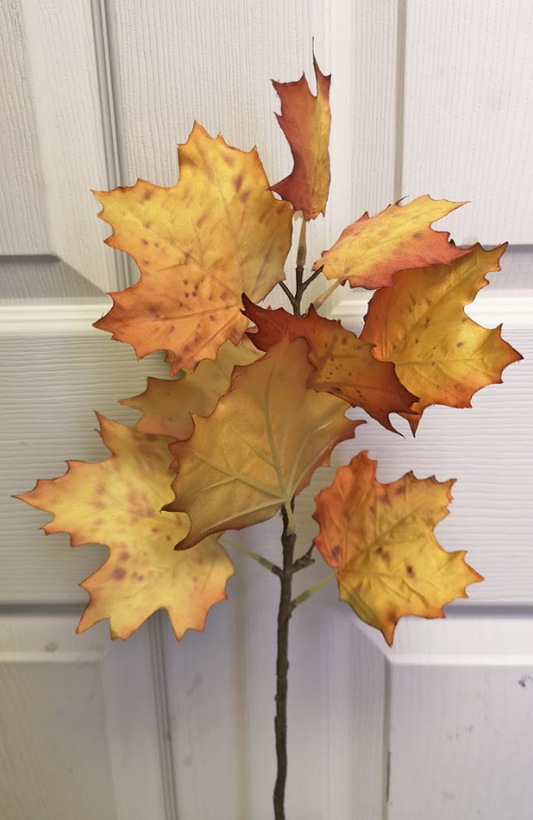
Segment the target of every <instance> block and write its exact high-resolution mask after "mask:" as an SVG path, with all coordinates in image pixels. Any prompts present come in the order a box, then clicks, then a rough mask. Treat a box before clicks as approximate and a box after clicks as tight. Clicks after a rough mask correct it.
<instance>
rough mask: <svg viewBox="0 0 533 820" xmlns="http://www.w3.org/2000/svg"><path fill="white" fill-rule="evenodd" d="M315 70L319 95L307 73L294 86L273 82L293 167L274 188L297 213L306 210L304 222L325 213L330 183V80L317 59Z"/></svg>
mask: <svg viewBox="0 0 533 820" xmlns="http://www.w3.org/2000/svg"><path fill="white" fill-rule="evenodd" d="M313 67H314V70H315V76H316V85H317V93H316V96H315V95H314V94H313V93H312V92H311V90H310V88H309V83H308V82H307V80H306V78H305V75H304V74H302V76H301V77H300V79H299V80H298V81H297V82H293V83H280V82H276V81H273V85H274V88H275V89H276V91H277V93H278V95H279V98H280V100H281V114H276V117H277V120H278V122H279V124H280V126H281V129H282V130H283V133H284V134H285V136H286V137H287V140H288V142H289V145H290V148H291V153H292V156H293V160H294V168H293V170H292V172H291V173H290V174H289V176H288V177H285V179H282V180H281V182H278V183H277V184H276V185H273V186H272V190H273V191H276V193H278V194H279V195H280V196H281V198H282V199H285V200H287V201H288V202H292V204H293V205H294V207H295V208H296V210H298V211H303V215H304V218H305V219H316V217H317V216H318V215H319V214H323V213H325V210H326V202H327V200H328V193H329V182H330V170H329V153H328V152H329V132H330V127H331V112H330V107H329V87H330V83H331V77H329V76H328V77H326V76H325V75H324V74H322V72H321V71H320V68H319V67H318V64H317V62H316V60H313Z"/></svg>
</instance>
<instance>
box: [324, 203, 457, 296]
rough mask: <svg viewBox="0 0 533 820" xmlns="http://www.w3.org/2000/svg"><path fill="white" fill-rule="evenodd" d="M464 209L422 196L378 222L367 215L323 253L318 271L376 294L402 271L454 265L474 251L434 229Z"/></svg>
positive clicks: (390, 210)
mask: <svg viewBox="0 0 533 820" xmlns="http://www.w3.org/2000/svg"><path fill="white" fill-rule="evenodd" d="M464 204H465V203H464V202H448V201H447V200H446V199H440V200H435V199H431V197H430V196H419V197H418V198H417V199H414V200H413V201H412V202H408V203H407V205H401V206H400V205H397V204H396V205H389V206H388V208H385V210H384V211H381V212H380V213H378V214H376V215H375V216H373V217H369V216H368V213H365V214H363V216H362V217H361V218H360V219H358V220H357V222H354V223H353V224H352V225H349V226H348V227H347V228H346V229H345V230H344V231H343V232H342V234H341V235H340V237H339V238H338V239H337V241H336V242H335V244H334V245H333V246H332V247H331V248H330V249H329V250H328V251H324V252H323V253H322V256H321V258H320V259H319V260H317V261H316V262H315V264H314V265H313V270H318V269H319V268H323V271H322V272H323V274H324V276H326V277H327V278H328V279H338V280H339V281H340V282H341V284H342V283H344V282H349V283H350V285H351V286H352V288H368V289H369V290H374V288H381V287H388V286H390V285H391V284H392V277H393V275H394V274H395V273H396V272H397V271H401V270H407V269H408V268H422V267H426V266H427V265H437V264H444V265H446V264H448V263H450V262H453V261H454V259H458V258H459V257H461V256H465V255H466V254H467V253H469V250H468V249H463V248H457V247H456V246H455V245H452V244H451V243H450V242H448V237H449V233H448V232H447V231H434V230H433V229H432V228H431V227H430V226H431V223H432V222H435V221H436V220H437V219H441V218H442V217H443V216H446V215H447V214H449V213H451V212H452V211H454V210H455V209H456V208H459V207H460V206H461V205H464Z"/></svg>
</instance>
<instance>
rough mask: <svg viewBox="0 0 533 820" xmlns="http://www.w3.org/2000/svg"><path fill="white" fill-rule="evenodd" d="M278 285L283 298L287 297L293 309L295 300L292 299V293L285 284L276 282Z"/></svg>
mask: <svg viewBox="0 0 533 820" xmlns="http://www.w3.org/2000/svg"><path fill="white" fill-rule="evenodd" d="M278 285H279V286H280V288H281V289H282V291H283V293H284V294H285V296H286V297H287V299H288V300H289V302H290V303H291V305H292V307H293V309H294V307H295V306H296V299H295V298H294V295H293V293H292V292H291V291H290V290H289V288H288V287H287V285H286V284H285V282H278Z"/></svg>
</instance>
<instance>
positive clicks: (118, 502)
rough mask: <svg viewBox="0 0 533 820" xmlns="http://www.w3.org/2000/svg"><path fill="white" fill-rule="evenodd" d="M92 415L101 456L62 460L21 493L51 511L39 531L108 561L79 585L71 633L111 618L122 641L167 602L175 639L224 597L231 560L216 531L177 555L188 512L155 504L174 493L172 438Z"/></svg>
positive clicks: (198, 625)
mask: <svg viewBox="0 0 533 820" xmlns="http://www.w3.org/2000/svg"><path fill="white" fill-rule="evenodd" d="M98 419H99V422H100V435H101V436H102V440H103V441H104V444H105V445H106V447H108V449H109V450H111V452H112V455H111V456H110V457H109V458H106V459H105V460H104V461H100V462H97V463H85V462H82V461H69V462H67V465H68V470H67V472H66V473H65V474H64V475H62V476H60V477H59V478H55V479H52V480H48V479H47V480H40V481H38V482H37V486H36V487H35V489H33V490H31V491H30V492H27V493H24V494H23V495H21V496H19V498H21V499H22V500H23V501H26V502H27V503H28V504H31V505H32V506H33V507H37V509H40V510H46V511H47V512H51V513H54V518H53V519H52V521H50V522H49V523H48V524H45V525H44V527H43V529H44V531H45V532H46V533H47V534H49V533H52V532H67V533H70V543H71V545H72V546H79V545H81V544H91V543H97V544H105V545H106V546H107V547H108V548H109V557H108V559H107V561H106V562H105V563H104V564H103V566H101V567H100V568H99V569H98V570H96V572H95V573H93V575H91V576H90V577H89V578H87V579H86V580H85V581H83V583H82V585H81V586H82V587H83V588H84V589H86V590H87V592H88V593H89V595H90V601H89V604H88V605H87V608H86V609H85V612H84V613H83V616H82V618H81V621H80V623H79V626H78V632H84V631H85V630H86V629H88V628H89V627H91V626H93V624H95V623H97V622H98V621H101V620H102V619H103V618H109V623H110V630H111V636H112V637H113V638H123V639H126V638H128V637H129V636H130V635H131V634H132V632H134V631H135V630H136V629H137V628H138V627H139V626H140V625H141V624H142V623H143V621H145V620H146V618H148V617H149V616H150V615H151V614H152V613H153V612H155V611H156V610H157V609H166V610H167V612H168V615H169V618H170V621H171V623H172V626H173V628H174V632H175V634H176V637H177V638H178V639H180V638H182V637H183V634H184V632H185V631H186V630H187V629H195V630H198V631H200V632H201V631H202V630H203V628H204V623H205V619H206V616H207V613H208V611H209V609H210V608H211V607H212V606H213V605H214V604H216V603H217V602H218V601H223V600H225V599H226V598H227V595H226V582H227V581H228V579H229V578H230V577H231V576H232V575H233V572H234V569H233V564H232V562H231V561H230V559H229V557H228V555H227V554H226V551H225V550H224V549H223V548H222V547H221V546H220V544H218V543H217V541H216V539H214V538H208V539H206V540H204V541H202V542H201V543H200V544H198V546H196V547H195V548H194V549H192V550H189V551H188V552H185V553H183V552H176V551H175V550H174V544H175V543H176V541H179V540H181V538H183V537H184V536H185V535H186V533H187V531H188V529H189V519H188V518H187V516H186V515H184V514H182V513H168V512H160V509H161V506H162V504H164V503H165V502H166V501H169V500H170V498H172V491H171V489H170V483H171V481H172V479H173V477H174V476H175V471H171V470H170V469H169V462H170V460H171V455H170V453H169V451H168V445H169V443H170V441H171V439H170V438H167V437H166V436H155V435H143V434H142V433H138V432H137V431H135V430H131V429H130V428H129V427H126V426H124V425H123V424H117V423H116V422H114V421H111V420H110V419H106V418H104V417H103V416H98Z"/></svg>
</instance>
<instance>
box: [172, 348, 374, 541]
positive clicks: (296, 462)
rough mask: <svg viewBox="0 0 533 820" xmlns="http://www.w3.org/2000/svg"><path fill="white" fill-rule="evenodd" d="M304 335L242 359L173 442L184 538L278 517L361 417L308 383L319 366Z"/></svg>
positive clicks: (175, 506) (177, 505) (177, 507)
mask: <svg viewBox="0 0 533 820" xmlns="http://www.w3.org/2000/svg"><path fill="white" fill-rule="evenodd" d="M308 352H309V347H308V345H307V343H306V342H305V340H304V339H296V341H294V342H289V341H288V340H287V339H285V340H284V341H282V342H281V343H280V344H278V345H276V346H275V347H272V348H271V349H270V350H269V351H268V353H267V354H266V355H265V356H264V357H263V358H261V359H259V360H258V361H256V362H254V363H253V364H250V365H248V366H246V367H236V368H235V371H234V375H233V382H232V388H231V389H230V391H229V392H228V393H226V394H225V395H224V396H222V398H221V399H220V401H219V402H218V404H217V406H216V408H215V410H214V411H213V413H212V414H211V415H210V416H209V417H208V418H195V419H194V422H195V429H194V433H193V434H192V436H191V437H190V438H189V439H188V440H187V441H180V442H176V443H175V444H173V445H172V446H171V450H172V452H173V453H174V455H175V457H176V466H177V467H178V469H179V473H178V477H177V479H176V480H175V481H174V484H173V488H174V491H175V493H176V500H175V501H174V502H173V503H172V504H170V505H168V506H167V507H166V508H165V509H168V510H174V511H181V512H186V513H187V514H188V515H189V517H190V519H191V529H190V532H189V534H188V535H187V537H186V538H184V540H183V541H182V543H180V544H179V547H178V548H179V549H180V550H181V549H188V548H189V547H191V546H193V545H194V544H196V543H198V541H200V540H201V539H202V538H205V537H206V536H207V535H210V534H212V533H216V532H223V531H224V530H228V529H242V528H243V527H249V526H250V525H251V524H256V523H258V522H259V521H265V520H266V519H267V518H271V517H272V516H273V515H274V513H275V512H276V511H277V510H279V509H280V507H283V506H284V507H285V508H286V509H287V511H288V514H289V516H291V510H290V504H291V499H292V498H293V497H294V496H295V495H297V494H298V493H299V492H300V491H301V490H302V489H303V488H304V487H305V486H306V485H307V484H308V483H309V481H310V479H311V476H312V475H313V473H314V471H315V470H316V469H317V467H320V466H322V465H324V464H327V463H328V461H329V455H330V452H331V451H332V449H333V448H334V447H335V446H336V445H337V444H338V443H339V441H343V440H344V439H347V438H351V437H352V436H353V434H354V430H355V428H356V426H357V425H358V424H361V423H362V422H354V421H350V420H349V419H347V418H346V417H345V415H344V414H345V412H346V410H347V409H348V407H349V405H348V404H346V402H344V401H342V399H338V398H336V397H335V396H331V395H329V394H328V393H317V392H316V391H315V390H311V389H310V388H309V387H307V381H308V378H309V374H310V372H311V370H312V367H311V365H310V364H309V361H308V359H307V356H308Z"/></svg>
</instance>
